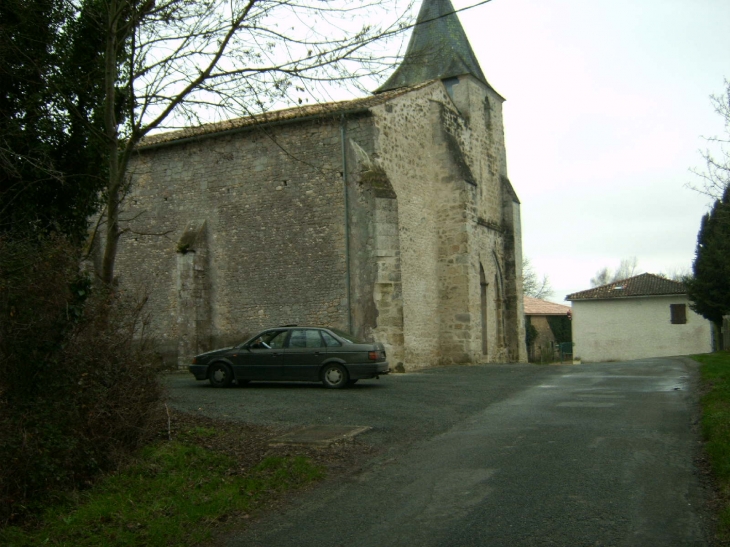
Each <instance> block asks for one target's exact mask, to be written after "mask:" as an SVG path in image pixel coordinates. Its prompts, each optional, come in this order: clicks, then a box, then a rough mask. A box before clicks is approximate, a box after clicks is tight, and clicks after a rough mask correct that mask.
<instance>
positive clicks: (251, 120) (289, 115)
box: [137, 81, 432, 149]
mask: <svg viewBox="0 0 730 547" xmlns="http://www.w3.org/2000/svg"><path fill="white" fill-rule="evenodd" d="M431 83H432V81H427V82H422V83H420V84H419V85H414V86H410V87H405V88H400V89H395V90H392V91H388V92H386V93H380V94H378V95H370V96H368V97H362V98H359V99H352V100H349V101H337V102H330V103H318V104H313V105H304V106H295V107H293V108H287V109H284V110H275V111H273V112H266V113H264V114H259V115H256V116H245V117H242V118H233V119H231V120H226V121H222V122H215V123H206V124H203V125H199V126H196V127H187V128H185V129H180V130H178V131H169V132H167V133H158V134H156V135H150V136H147V137H145V138H143V139H142V141H141V142H140V143H139V145H137V148H138V149H145V148H153V147H157V146H162V145H165V144H173V143H176V142H180V141H184V140H187V139H197V138H200V137H202V136H207V135H210V136H215V135H218V134H221V133H227V132H230V131H237V130H240V129H247V128H252V127H255V126H264V125H267V124H271V123H281V122H288V121H296V120H300V119H305V118H311V117H324V116H334V115H339V114H343V113H347V112H353V111H362V110H367V109H368V108H371V107H373V106H377V105H379V104H383V103H385V102H387V101H388V100H390V99H393V98H395V97H398V96H400V95H403V94H405V93H408V92H410V91H414V90H416V89H421V88H423V87H426V86H427V85H429V84H431Z"/></svg>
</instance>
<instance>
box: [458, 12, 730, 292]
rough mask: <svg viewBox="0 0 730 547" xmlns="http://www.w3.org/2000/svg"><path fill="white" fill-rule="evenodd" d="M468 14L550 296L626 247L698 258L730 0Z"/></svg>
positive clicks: (675, 258)
mask: <svg viewBox="0 0 730 547" xmlns="http://www.w3.org/2000/svg"><path fill="white" fill-rule="evenodd" d="M476 1H477V0H452V2H453V4H454V6H455V8H456V9H460V8H463V7H466V6H469V5H472V4H475V3H476ZM459 18H460V20H461V22H462V25H463V26H464V28H465V30H466V33H467V36H468V37H469V40H470V42H471V44H472V47H473V49H474V51H475V53H476V55H477V57H478V58H479V62H480V64H481V66H482V70H483V71H484V74H485V75H486V77H487V80H488V81H489V83H490V84H491V85H492V86H493V87H494V88H495V89H496V90H497V91H498V92H499V93H500V94H502V95H503V96H504V97H505V98H506V99H507V102H506V103H505V105H504V112H505V117H504V120H505V134H506V139H507V157H508V170H509V176H510V180H511V181H512V184H513V185H514V187H515V189H516V191H517V193H518V195H519V197H520V200H521V202H522V229H523V239H522V242H523V253H524V255H525V256H526V257H529V259H530V260H531V262H532V264H533V266H534V269H535V270H536V271H537V272H538V273H539V274H547V275H548V276H549V278H550V281H551V284H552V286H553V288H554V290H555V294H554V295H553V297H552V298H551V300H555V301H557V302H561V301H562V300H563V298H564V297H565V295H566V294H568V293H571V292H575V291H579V290H583V289H588V288H590V283H589V281H590V278H591V277H593V275H594V274H595V273H596V271H597V270H598V269H600V268H601V267H603V266H610V267H611V268H613V269H616V267H617V266H618V264H619V262H620V260H621V259H622V258H627V257H633V256H635V257H636V258H637V259H638V263H639V269H640V270H641V271H645V272H652V273H659V272H668V271H671V270H677V269H682V268H689V267H690V265H691V262H692V259H693V255H694V248H695V242H696V237H697V230H698V229H699V223H700V218H701V216H702V215H703V214H704V213H705V212H706V211H707V206H708V201H709V200H708V198H706V197H704V196H701V195H699V194H697V193H695V192H693V191H692V190H690V189H688V188H686V184H687V183H688V182H692V181H693V180H694V181H697V179H696V177H695V176H694V175H692V174H691V173H690V172H689V169H690V168H691V167H697V168H700V167H702V164H703V161H702V158H701V156H700V154H699V150H700V149H704V148H705V142H704V141H703V140H702V136H712V135H721V134H722V133H723V124H722V120H721V118H720V117H719V116H718V115H717V114H715V113H714V111H713V107H712V105H711V103H710V99H709V96H710V95H711V94H722V92H723V90H724V86H723V79H724V77H727V78H730V32H728V28H730V1H729V0H631V1H629V0H492V2H490V3H488V4H485V5H483V6H479V7H476V8H474V9H471V10H468V11H465V12H461V13H460V14H459Z"/></svg>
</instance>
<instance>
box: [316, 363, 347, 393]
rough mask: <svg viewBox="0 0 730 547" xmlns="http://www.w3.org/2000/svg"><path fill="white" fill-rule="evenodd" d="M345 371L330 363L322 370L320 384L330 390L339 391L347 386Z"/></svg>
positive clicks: (339, 366) (343, 368) (340, 366)
mask: <svg viewBox="0 0 730 547" xmlns="http://www.w3.org/2000/svg"><path fill="white" fill-rule="evenodd" d="M347 380H348V375H347V370H346V369H345V367H343V366H342V365H339V364H337V363H332V364H329V365H325V366H324V368H323V369H322V383H323V384H324V387H326V388H330V389H340V388H343V387H345V386H346V385H347Z"/></svg>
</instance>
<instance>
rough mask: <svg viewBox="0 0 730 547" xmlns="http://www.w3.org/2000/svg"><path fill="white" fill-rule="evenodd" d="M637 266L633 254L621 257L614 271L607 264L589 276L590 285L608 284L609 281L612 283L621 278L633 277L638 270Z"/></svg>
mask: <svg viewBox="0 0 730 547" xmlns="http://www.w3.org/2000/svg"><path fill="white" fill-rule="evenodd" d="M638 266H639V261H638V259H637V258H636V257H635V256H632V257H629V258H622V259H621V263H620V264H619V266H618V269H617V270H616V271H615V272H614V271H612V270H611V268H609V267H608V266H606V267H603V268H601V269H600V270H598V271H597V272H596V275H595V276H594V277H592V278H591V287H600V286H601V285H608V284H609V283H614V282H616V281H620V280H621V279H627V278H629V277H633V276H634V275H636V274H637V273H638V271H639V270H638Z"/></svg>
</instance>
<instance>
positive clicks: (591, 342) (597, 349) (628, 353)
mask: <svg viewBox="0 0 730 547" xmlns="http://www.w3.org/2000/svg"><path fill="white" fill-rule="evenodd" d="M565 299H566V300H569V301H571V302H572V305H573V342H574V344H575V345H574V348H573V349H574V355H575V358H576V359H581V360H582V361H583V362H600V361H626V360H631V359H643V358H648V357H666V356H672V355H691V354H697V353H707V352H710V351H712V325H711V323H710V322H709V321H708V320H707V319H705V318H704V317H702V316H700V315H697V314H696V313H695V312H693V311H692V310H691V309H690V307H689V299H688V297H687V291H686V289H685V287H684V285H683V284H682V283H680V282H678V281H673V280H671V279H666V278H664V277H661V276H658V275H654V274H650V273H645V274H641V275H637V276H635V277H630V278H628V279H623V280H620V281H615V282H613V283H609V284H608V285H602V286H600V287H594V288H592V289H588V290H586V291H581V292H577V293H573V294H569V295H568V296H567V297H566V298H565Z"/></svg>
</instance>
